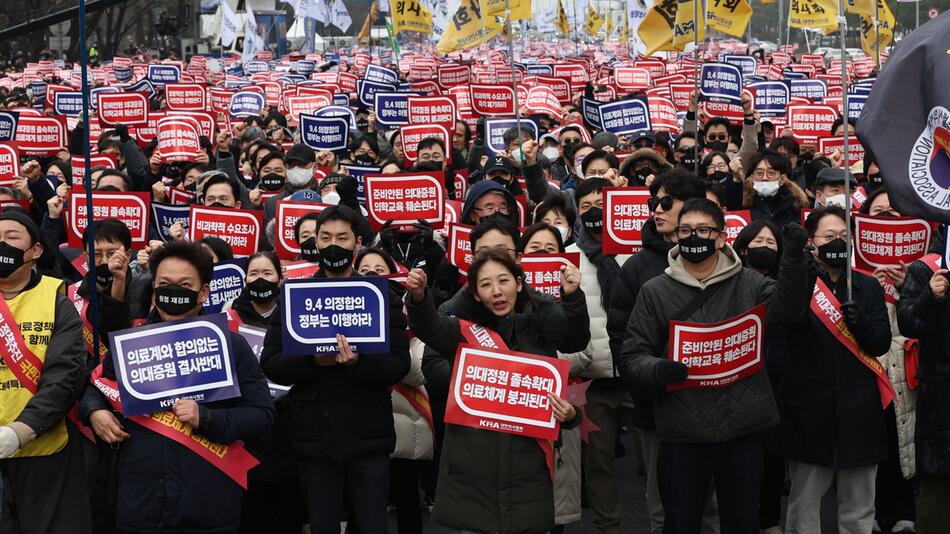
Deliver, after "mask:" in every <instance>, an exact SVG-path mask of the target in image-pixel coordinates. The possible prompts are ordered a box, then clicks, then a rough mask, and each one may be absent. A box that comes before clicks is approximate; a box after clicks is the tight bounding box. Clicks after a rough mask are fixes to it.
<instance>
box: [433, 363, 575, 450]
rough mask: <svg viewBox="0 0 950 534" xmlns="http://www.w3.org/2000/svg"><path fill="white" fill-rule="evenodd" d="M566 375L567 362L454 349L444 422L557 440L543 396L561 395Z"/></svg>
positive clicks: (555, 421)
mask: <svg viewBox="0 0 950 534" xmlns="http://www.w3.org/2000/svg"><path fill="white" fill-rule="evenodd" d="M569 369H570V363H568V362H567V360H559V359H557V358H547V357H544V356H537V355H534V354H526V353H523V352H501V351H496V350H489V349H484V348H480V347H473V346H471V345H460V346H459V348H458V352H457V353H456V356H455V364H454V365H453V368H452V382H451V384H450V385H449V391H451V392H452V393H451V394H450V395H449V399H448V402H447V403H446V406H445V422H446V423H451V424H456V425H463V426H469V427H472V428H480V429H482V430H493V431H495V432H504V433H507V434H516V435H519V436H527V437H532V438H539V439H547V440H554V439H557V435H558V427H559V424H558V421H557V419H556V418H555V417H554V412H553V410H552V408H551V405H550V402H549V400H548V393H554V394H555V395H558V396H561V395H562V394H563V391H564V385H565V384H566V382H567V373H568V370H569Z"/></svg>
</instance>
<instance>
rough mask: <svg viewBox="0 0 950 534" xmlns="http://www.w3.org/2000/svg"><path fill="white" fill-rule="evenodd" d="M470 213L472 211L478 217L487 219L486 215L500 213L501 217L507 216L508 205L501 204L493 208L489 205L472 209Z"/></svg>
mask: <svg viewBox="0 0 950 534" xmlns="http://www.w3.org/2000/svg"><path fill="white" fill-rule="evenodd" d="M472 211H474V212H475V213H476V214H477V215H478V216H479V217H487V216H488V215H491V214H492V213H501V214H502V215H508V205H507V204H502V205H501V206H495V205H492V204H489V205H488V206H485V207H484V208H472Z"/></svg>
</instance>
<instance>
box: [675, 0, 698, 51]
mask: <svg viewBox="0 0 950 534" xmlns="http://www.w3.org/2000/svg"><path fill="white" fill-rule="evenodd" d="M698 1H702V0H679V2H678V6H677V8H676V21H675V25H674V26H673V46H674V47H676V48H677V49H679V50H682V49H683V47H685V46H686V43H691V42H693V41H694V40H695V39H697V37H696V31H697V28H698V29H699V30H698V31H699V37H698V39H699V40H700V41H702V40H703V39H705V38H706V24H705V23H704V21H702V20H700V21H699V23H698V24H697V22H696V21H695V20H693V15H695V13H694V12H693V2H698ZM700 13H702V10H701V9H700Z"/></svg>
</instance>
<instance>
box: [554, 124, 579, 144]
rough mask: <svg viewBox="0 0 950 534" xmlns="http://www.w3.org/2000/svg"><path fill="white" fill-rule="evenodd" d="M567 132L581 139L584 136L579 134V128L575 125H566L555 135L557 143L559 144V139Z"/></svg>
mask: <svg viewBox="0 0 950 534" xmlns="http://www.w3.org/2000/svg"><path fill="white" fill-rule="evenodd" d="M567 132H574V133H576V134H577V135H579V136H581V139H584V134H583V133H581V127H580V126H577V125H568V126H565V127H563V128H561V131H559V132H558V133H557V140H558V143H560V142H561V137H562V136H563V135H564V134H566V133H567Z"/></svg>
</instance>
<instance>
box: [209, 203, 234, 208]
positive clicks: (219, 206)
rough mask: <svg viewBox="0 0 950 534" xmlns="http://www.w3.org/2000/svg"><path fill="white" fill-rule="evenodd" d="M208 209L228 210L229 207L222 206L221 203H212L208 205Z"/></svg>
mask: <svg viewBox="0 0 950 534" xmlns="http://www.w3.org/2000/svg"><path fill="white" fill-rule="evenodd" d="M208 207H210V208H229V207H230V206H225V205H224V204H222V203H220V202H212V203H211V204H209V205H208Z"/></svg>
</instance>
